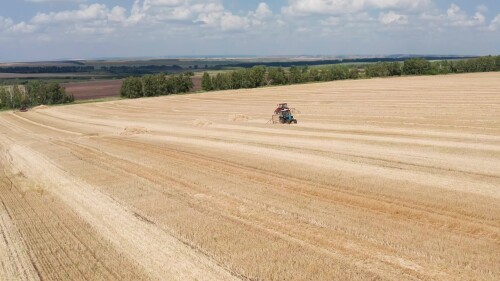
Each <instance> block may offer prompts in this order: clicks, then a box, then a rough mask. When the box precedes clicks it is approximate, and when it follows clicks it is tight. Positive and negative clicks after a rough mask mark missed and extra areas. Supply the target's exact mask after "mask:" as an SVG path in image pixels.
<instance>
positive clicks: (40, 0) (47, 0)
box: [25, 0, 87, 3]
mask: <svg viewBox="0 0 500 281" xmlns="http://www.w3.org/2000/svg"><path fill="white" fill-rule="evenodd" d="M25 1H26V2H32V3H61V2H67V3H81V2H85V1H87V0H25Z"/></svg>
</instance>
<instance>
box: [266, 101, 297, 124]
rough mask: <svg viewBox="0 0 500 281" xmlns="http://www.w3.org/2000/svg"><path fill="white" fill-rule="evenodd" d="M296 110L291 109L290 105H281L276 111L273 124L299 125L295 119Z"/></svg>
mask: <svg viewBox="0 0 500 281" xmlns="http://www.w3.org/2000/svg"><path fill="white" fill-rule="evenodd" d="M294 111H295V109H294V108H289V107H288V104H286V103H280V104H278V108H276V109H275V110H274V115H273V117H272V119H271V121H272V123H273V124H276V123H280V124H297V119H295V118H294V117H293V112H294Z"/></svg>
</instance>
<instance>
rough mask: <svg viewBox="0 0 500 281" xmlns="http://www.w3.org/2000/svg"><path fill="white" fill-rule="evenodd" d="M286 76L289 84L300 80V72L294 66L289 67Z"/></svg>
mask: <svg viewBox="0 0 500 281" xmlns="http://www.w3.org/2000/svg"><path fill="white" fill-rule="evenodd" d="M288 77H289V78H288V81H289V82H290V84H297V83H300V82H301V81H302V73H301V71H300V69H299V68H298V67H296V66H292V67H290V70H289V73H288Z"/></svg>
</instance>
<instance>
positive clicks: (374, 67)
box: [202, 56, 500, 91]
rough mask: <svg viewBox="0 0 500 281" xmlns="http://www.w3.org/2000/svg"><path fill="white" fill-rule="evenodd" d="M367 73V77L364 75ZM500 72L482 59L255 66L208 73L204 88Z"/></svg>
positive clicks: (491, 59)
mask: <svg viewBox="0 0 500 281" xmlns="http://www.w3.org/2000/svg"><path fill="white" fill-rule="evenodd" d="M363 70H364V73H363ZM488 71H500V56H488V57H479V58H472V59H466V60H458V61H447V60H444V61H428V60H426V59H423V58H411V59H407V60H405V61H404V62H387V61H384V62H378V63H373V64H367V65H351V66H346V65H332V66H323V67H309V66H292V67H290V68H289V69H285V68H283V67H266V66H253V67H251V68H246V69H239V70H234V71H228V72H220V73H217V74H215V75H210V74H209V73H207V72H205V73H204V74H203V78H202V88H203V90H205V91H215V90H229V89H241V88H257V87H262V86H268V85H291V84H300V83H309V82H320V81H335V80H345V79H358V78H361V77H366V78H372V77H388V76H401V75H436V74H448V73H468V72H488Z"/></svg>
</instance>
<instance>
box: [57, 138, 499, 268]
mask: <svg viewBox="0 0 500 281" xmlns="http://www.w3.org/2000/svg"><path fill="white" fill-rule="evenodd" d="M98 141H99V143H100V144H101V145H102V144H103V142H104V143H108V144H112V145H119V146H121V148H119V149H126V150H128V151H140V152H141V153H142V154H144V153H145V155H151V156H153V155H154V156H155V157H160V156H161V157H163V159H164V160H165V159H168V161H169V162H171V161H172V160H174V161H176V162H180V163H183V165H188V166H192V169H194V170H196V169H197V168H198V169H200V171H201V170H203V171H205V173H212V174H213V173H214V172H216V173H218V174H222V175H225V176H226V178H225V180H226V181H232V180H231V178H232V177H233V176H234V175H239V178H240V180H241V178H242V177H243V178H244V179H245V181H248V182H255V183H257V184H259V185H263V186H267V187H266V188H267V189H269V188H271V189H280V188H281V189H282V192H285V193H286V192H289V191H292V193H293V194H297V196H299V197H306V198H312V199H314V200H320V201H323V202H329V203H333V204H335V205H339V204H340V205H342V206H344V207H345V208H349V209H352V208H354V209H358V210H364V212H368V213H374V214H379V215H382V216H383V217H386V218H387V217H392V218H393V219H394V220H401V219H403V217H406V219H405V220H406V221H407V222H408V223H410V224H414V223H415V222H417V223H419V224H420V225H421V226H427V227H428V226H430V225H434V227H436V228H439V229H443V228H444V229H448V230H447V231H449V232H450V233H455V234H458V235H467V236H469V237H471V238H476V237H478V235H481V236H483V237H491V239H493V241H497V238H496V237H498V234H497V233H496V232H495V230H496V228H495V226H493V225H492V226H491V227H485V226H484V225H482V222H477V221H473V220H474V218H470V219H465V218H463V217H461V218H460V217H457V215H456V214H448V216H447V215H446V214H443V213H446V212H445V211H441V212H440V211H438V210H435V211H431V212H429V211H430V210H429V209H428V207H426V208H423V207H422V206H419V205H408V204H406V205H399V207H398V208H395V207H396V206H398V203H397V200H395V199H392V200H389V201H387V202H381V201H384V199H382V198H377V197H374V198H372V199H369V198H368V197H363V196H361V197H359V196H360V195H359V194H356V195H354V194H348V192H345V190H343V189H342V187H338V188H337V190H336V193H335V195H333V196H332V194H331V193H332V192H333V191H332V190H331V189H332V186H324V185H323V186H321V185H317V184H315V185H313V186H311V183H310V182H306V181H303V180H299V179H297V178H294V177H291V178H288V175H279V174H278V179H279V180H278V181H281V183H276V176H277V175H276V174H272V173H266V172H263V171H262V170H255V169H254V168H251V167H248V166H241V165H235V164H234V163H229V162H227V161H221V160H219V159H214V158H211V157H203V156H201V155H199V154H194V153H186V152H179V151H172V150H169V149H165V148H164V147H162V148H158V147H155V146H153V145H151V144H148V145H144V144H141V143H134V142H132V141H130V140H127V141H124V140H118V139H108V140H103V139H102V138H99V140H98ZM58 144H59V145H63V146H67V148H68V149H70V150H71V151H73V152H74V153H77V154H81V153H83V154H81V156H80V157H79V158H80V159H82V160H84V161H89V159H95V160H93V164H94V165H101V166H103V168H104V169H114V168H115V169H116V168H118V169H125V170H124V173H126V174H134V175H137V176H139V177H141V178H144V179H146V180H148V181H150V182H151V183H153V184H154V185H160V186H164V185H165V184H166V183H176V184H175V185H179V186H183V188H181V192H183V193H185V192H187V191H186V188H190V189H194V190H195V191H194V192H191V195H189V193H187V194H186V195H184V196H191V197H192V196H193V194H194V195H196V194H197V193H200V192H204V190H203V189H204V188H203V187H200V186H196V185H193V184H192V183H191V184H190V183H189V182H185V181H179V179H177V178H176V177H172V176H170V177H167V176H165V175H164V173H163V172H162V171H159V170H155V169H154V168H152V167H146V166H144V164H141V163H138V162H137V161H134V160H126V159H123V158H122V157H120V158H117V157H116V156H113V155H111V154H109V152H106V153H105V152H102V151H100V150H96V149H95V148H92V147H89V146H88V145H85V146H83V147H82V144H75V143H73V144H71V145H69V146H68V144H62V143H60V142H59V143H58ZM75 145H77V146H80V147H81V148H76V147H75ZM139 147H140V148H139ZM82 149H84V150H83V151H82ZM78 151H79V152H78ZM89 153H90V154H89ZM97 159H98V160H97ZM130 161H133V162H130ZM106 163H107V164H106ZM137 165H139V167H140V168H137ZM127 167H135V168H134V169H131V168H127ZM196 167H197V168H196ZM141 171H142V172H141ZM247 175H248V176H247ZM262 176H264V177H263V178H262ZM285 178H286V180H285ZM285 181H286V182H287V184H286V185H284V184H283V182H285ZM175 185H174V186H175ZM174 186H170V188H173V187H174ZM294 186H297V187H300V188H298V189H294V188H291V187H294ZM156 189H157V191H159V192H164V189H161V188H156ZM305 189H306V191H304V190H305ZM307 190H309V191H307ZM318 190H324V192H323V193H322V192H319V193H318ZM205 192H206V190H205ZM329 193H330V194H329ZM218 194H219V195H217V196H219V197H221V199H218V202H219V203H217V204H218V205H220V206H221V207H218V208H216V210H217V211H216V212H218V213H221V214H223V213H226V212H228V211H229V209H226V207H227V204H229V203H228V202H231V201H234V200H236V201H234V202H235V203H236V204H237V205H247V206H248V204H250V206H253V207H251V208H253V209H258V210H262V209H265V210H266V212H268V213H274V214H273V215H272V216H271V215H269V214H268V216H269V217H270V218H268V221H267V222H266V223H265V225H266V227H264V229H269V231H271V230H272V229H273V228H274V227H273V223H275V222H276V221H280V220H285V221H288V224H290V225H293V224H294V223H297V220H298V221H300V224H303V223H305V224H306V225H307V224H309V225H310V226H314V227H322V228H325V227H326V228H327V229H328V226H327V225H321V223H320V224H319V225H318V224H317V223H316V224H315V223H312V224H311V222H314V220H313V219H312V218H311V217H308V216H307V215H306V216H305V217H304V216H303V215H300V214H293V213H290V212H289V211H286V209H281V210H280V208H279V207H278V208H276V207H274V206H269V205H267V206H266V204H263V203H260V202H258V201H254V200H251V199H250V200H248V199H244V198H243V197H241V196H235V193H234V192H233V193H227V192H218ZM356 197H358V198H356ZM328 198H332V199H328ZM341 198H344V199H341ZM185 200H189V199H185ZM219 200H220V201H219ZM370 200H372V202H371V203H369V202H370ZM385 200H387V199H385ZM210 202H211V203H210V204H208V205H209V206H211V208H214V207H215V206H216V204H215V203H216V202H214V201H213V200H211V201H210ZM367 205H372V207H367ZM224 206H226V207H224ZM377 206H378V207H377ZM382 206H383V207H382ZM198 208H199V207H198ZM412 208H416V209H417V210H414V211H412V210H411V209H412ZM201 212H202V213H203V212H204V211H201ZM232 212H233V214H236V216H237V217H239V219H240V220H241V219H242V218H241V216H238V212H236V211H232ZM317 212H321V211H320V210H317ZM404 213H406V215H404ZM426 213H427V215H425V214H426ZM450 215H454V217H453V220H454V221H455V222H450V219H451V218H452V217H450ZM233 216H234V215H233ZM283 216H285V219H284V218H283ZM280 217H281V219H280ZM287 217H288V218H287ZM233 218H234V217H233ZM255 219H256V218H253V219H252V218H251V217H250V218H246V220H250V221H249V222H248V224H249V225H261V224H262V223H263V221H261V222H260V223H259V222H258V221H255ZM260 219H261V218H260ZM476 219H477V218H476ZM252 221H253V222H252ZM300 224H299V225H297V227H298V228H299V229H300V227H301V226H300ZM467 225H469V226H467ZM464 229H465V231H464ZM332 230H333V231H337V232H338V231H339V229H330V230H328V231H332ZM273 231H276V230H273ZM293 232H294V231H293V230H292V229H289V230H288V232H280V233H282V234H284V233H293ZM340 232H343V233H345V234H344V235H347V233H349V231H347V230H343V231H340ZM488 233H490V234H488ZM304 234H305V233H301V234H295V235H292V236H291V237H294V239H299V240H301V241H303V242H302V243H306V245H315V244H317V243H318V241H314V239H313V240H310V238H305V236H304ZM330 234H331V233H330ZM330 234H328V233H327V234H325V235H330ZM352 234H353V233H349V235H350V237H351V239H352V240H354V239H353V236H352ZM354 234H355V233H354ZM286 235H287V236H290V234H286ZM297 235H298V236H297ZM306 236H307V235H306ZM358 238H359V241H358V242H356V243H359V244H360V245H363V246H360V247H359V249H360V250H358V254H361V255H362V252H363V251H367V249H369V248H370V247H373V246H374V245H375V244H376V243H375V244H371V243H369V244H366V243H365V244H364V243H363V242H362V241H363V239H364V238H366V237H363V236H359V237H358ZM316 240H317V239H316ZM356 243H354V244H356ZM370 244H371V245H370ZM325 246H326V245H325ZM331 247H332V245H329V246H327V247H326V248H330V249H331ZM377 247H381V246H377ZM334 248H335V246H334ZM350 248H351V249H350V251H352V250H353V249H354V248H355V247H354V246H351V247H350ZM361 249H364V250H361ZM382 249H383V247H382V248H379V249H378V252H382ZM387 250H388V249H387V248H385V251H387ZM322 251H323V250H322ZM344 251H345V249H344ZM335 252H340V253H342V250H341V249H340V250H339V249H336V250H335ZM349 255H353V253H352V252H351V254H347V253H345V254H343V256H344V258H345V257H346V256H349ZM354 255H355V256H356V254H354ZM388 256H390V255H388ZM359 258H360V260H363V259H367V258H368V259H370V258H369V257H367V256H364V257H363V258H361V257H359ZM353 263H354V264H359V263H357V262H355V261H353ZM372 263H373V264H377V262H376V261H372ZM379 266H380V265H379ZM426 268H427V269H429V266H426ZM436 274H439V273H436Z"/></svg>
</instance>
